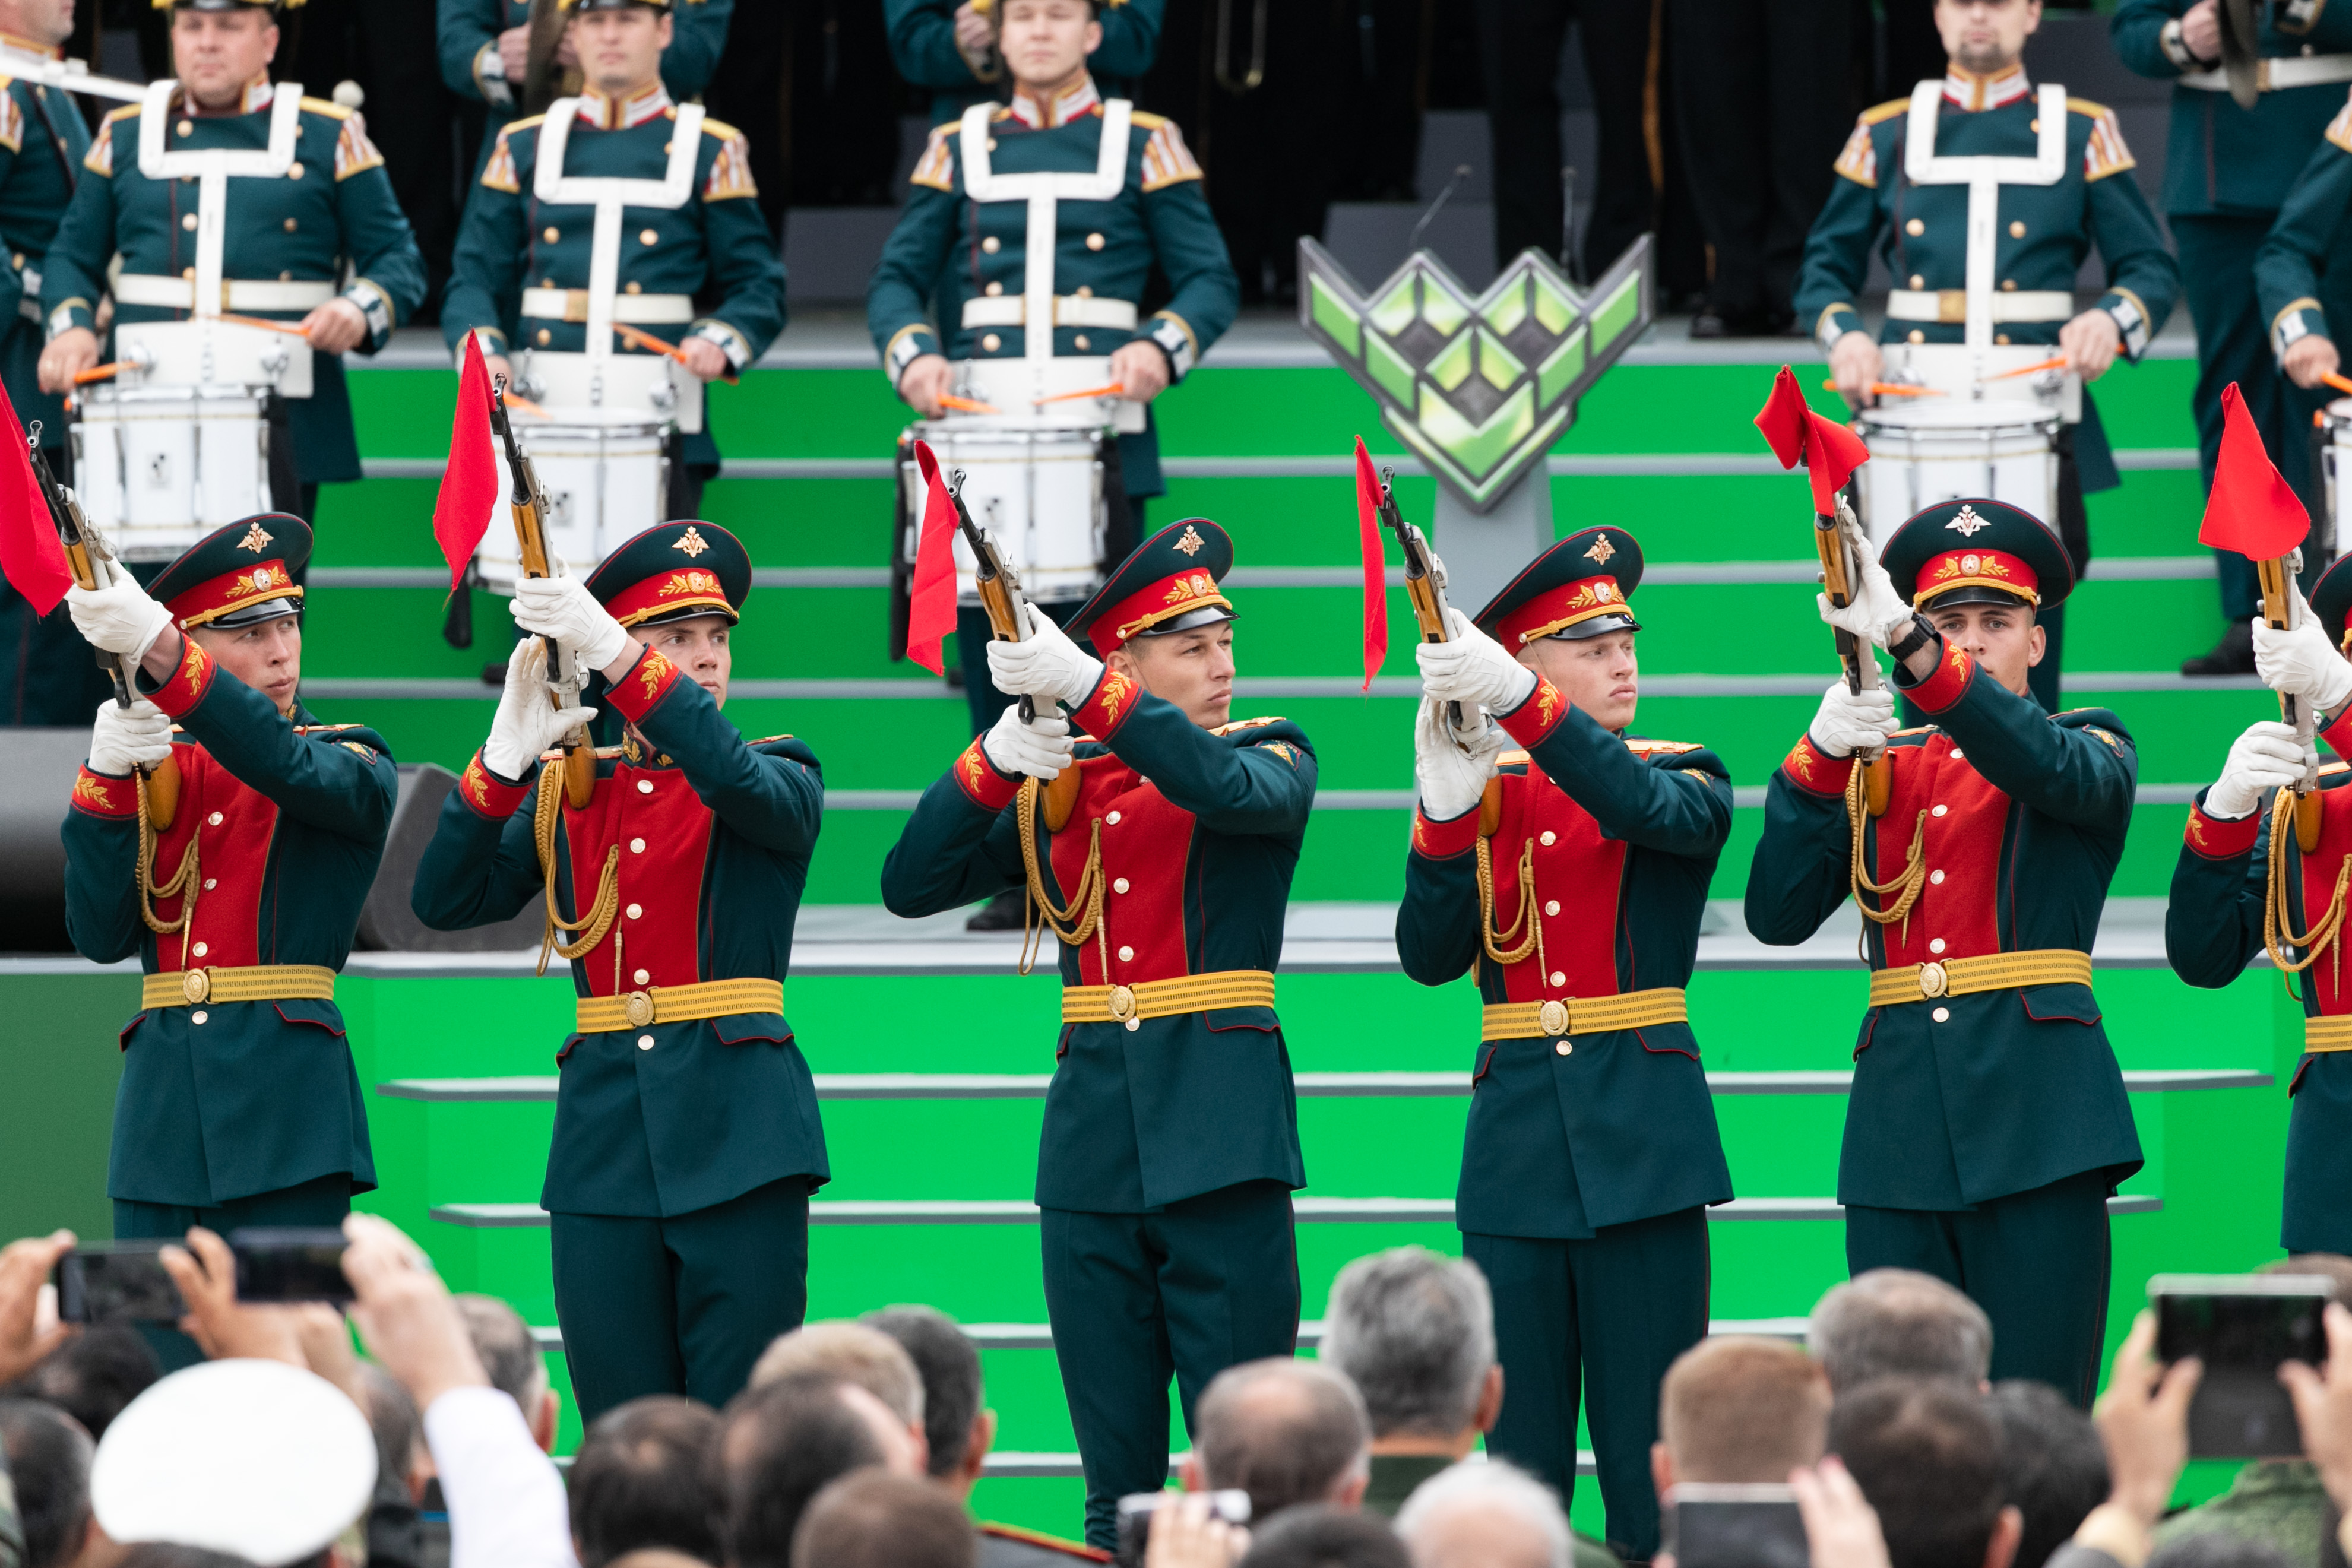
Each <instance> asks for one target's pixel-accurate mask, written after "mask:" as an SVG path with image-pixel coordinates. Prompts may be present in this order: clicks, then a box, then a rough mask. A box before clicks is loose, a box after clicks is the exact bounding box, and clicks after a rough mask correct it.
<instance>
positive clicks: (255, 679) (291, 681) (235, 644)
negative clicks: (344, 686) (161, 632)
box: [188, 615, 302, 713]
mask: <svg viewBox="0 0 2352 1568" xmlns="http://www.w3.org/2000/svg"><path fill="white" fill-rule="evenodd" d="M188 635H189V636H191V637H193V638H194V639H195V640H196V646H197V647H199V648H202V649H203V650H204V651H205V653H210V654H211V655H212V656H213V658H214V659H215V661H216V662H217V663H218V664H219V665H220V667H221V668H222V669H224V670H226V671H227V672H228V673H229V674H232V675H235V676H236V678H237V679H238V680H240V681H243V682H244V683H245V684H246V685H248V686H251V687H252V688H253V689H254V690H255V691H257V692H259V693H260V694H261V695H263V696H266V697H268V699H269V700H270V701H271V702H273V703H275V704H277V705H278V712H279V713H285V712H288V711H289V710H290V709H291V708H292V707H293V706H294V688H295V687H296V686H298V685H301V684H302V618H301V617H300V616H299V615H280V616H278V617H277V618H276V619H275V620H271V621H264V622H261V623H260V624H258V625H256V626H239V627H236V629H234V630H232V631H223V630H222V629H221V628H219V627H217V626H199V627H197V628H196V629H195V630H194V631H193V632H189V633H188Z"/></svg>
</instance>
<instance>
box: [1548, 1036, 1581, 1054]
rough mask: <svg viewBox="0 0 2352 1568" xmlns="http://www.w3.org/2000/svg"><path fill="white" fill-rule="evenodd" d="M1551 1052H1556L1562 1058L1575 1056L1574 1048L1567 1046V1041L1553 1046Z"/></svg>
mask: <svg viewBox="0 0 2352 1568" xmlns="http://www.w3.org/2000/svg"><path fill="white" fill-rule="evenodd" d="M1552 1050H1554V1051H1558V1052H1559V1054H1560V1055H1562V1056H1574V1055H1575V1054H1576V1047H1574V1046H1572V1045H1570V1044H1569V1043H1568V1041H1566V1040H1561V1041H1560V1042H1559V1044H1558V1045H1555V1046H1553V1047H1552Z"/></svg>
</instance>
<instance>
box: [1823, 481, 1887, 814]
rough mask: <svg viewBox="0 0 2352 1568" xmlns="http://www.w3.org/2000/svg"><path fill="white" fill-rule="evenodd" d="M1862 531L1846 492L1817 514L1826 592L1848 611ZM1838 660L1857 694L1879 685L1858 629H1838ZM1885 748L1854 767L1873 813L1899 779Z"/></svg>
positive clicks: (1868, 752) (1871, 750) (1864, 754)
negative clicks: (1831, 510) (1884, 759)
mask: <svg viewBox="0 0 2352 1568" xmlns="http://www.w3.org/2000/svg"><path fill="white" fill-rule="evenodd" d="M1861 532H1862V524H1861V523H1860V522H1859V521H1858V520H1857V519H1856V518H1855V517H1854V515H1853V507H1851V506H1849V505H1848V504H1847V502H1846V498H1845V495H1844V493H1843V491H1841V492H1840V493H1839V495H1838V497H1837V512H1836V515H1834V516H1831V515H1829V514H1826V513H1822V512H1815V513H1814V514H1813V549H1814V551H1815V553H1817V554H1818V555H1819V556H1820V557H1821V561H1822V592H1823V593H1825V594H1827V595H1828V596H1829V601H1830V602H1831V603H1832V605H1834V606H1836V607H1837V608H1838V609H1840V610H1843V609H1844V608H1845V607H1846V606H1847V605H1849V604H1851V603H1853V582H1854V578H1855V575H1856V573H1855V571H1854V567H1853V559H1852V549H1853V540H1854V538H1856V537H1857V536H1858V535H1860V533H1861ZM1837 653H1838V662H1839V663H1840V664H1843V665H1844V666H1845V685H1846V690H1848V691H1850V692H1852V693H1853V694H1854V695H1856V696H1859V695H1862V694H1863V693H1864V692H1868V691H1875V690H1877V689H1878V685H1879V678H1878V661H1877V660H1876V659H1875V658H1874V657H1872V656H1871V654H1870V653H1869V652H1868V651H1867V650H1866V649H1864V647H1863V645H1862V640H1861V639H1860V638H1858V637H1856V636H1855V635H1854V634H1853V632H1847V631H1843V630H1841V631H1840V632H1838V633H1837ZM1884 752H1885V747H1867V748H1864V750H1860V751H1857V752H1855V753H1854V766H1856V767H1858V768H1861V769H1862V770H1863V787H1864V793H1865V794H1866V795H1867V796H1868V798H1869V801H1870V814H1871V815H1872V816H1874V817H1876V816H1883V815H1885V811H1886V801H1887V798H1888V793H1889V791H1890V790H1891V789H1893V787H1894V779H1893V778H1892V777H1891V776H1890V774H1889V773H1888V771H1887V769H1886V768H1885V766H1884V765H1883V764H1882V763H1881V762H1880V760H1879V758H1880V757H1881V756H1882V755H1883V754H1884Z"/></svg>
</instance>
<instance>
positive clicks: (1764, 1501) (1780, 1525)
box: [1661, 1481, 1812, 1568]
mask: <svg viewBox="0 0 2352 1568" xmlns="http://www.w3.org/2000/svg"><path fill="white" fill-rule="evenodd" d="M1661 1522H1662V1523H1663V1524H1664V1529H1665V1546H1666V1549H1667V1550H1668V1551H1671V1552H1673V1553H1674V1554H1675V1563H1676V1564H1677V1568H1808V1565H1809V1564H1810V1563H1811V1561H1812V1551H1811V1547H1809V1546H1808V1545H1807V1544H1806V1542H1805V1519H1804V1515H1802V1514H1801V1513H1799V1512H1798V1511H1797V1497H1796V1494H1795V1493H1794V1492H1792V1491H1790V1490H1789V1489H1788V1487H1787V1486H1786V1485H1785V1484H1782V1483H1780V1482H1776V1481H1758V1482H1753V1483H1746V1482H1741V1483H1734V1482H1723V1481H1685V1482H1683V1483H1682V1484H1681V1485H1679V1486H1675V1487H1672V1488H1669V1489H1668V1490H1667V1492H1666V1514H1665V1518H1664V1520H1663V1521H1661Z"/></svg>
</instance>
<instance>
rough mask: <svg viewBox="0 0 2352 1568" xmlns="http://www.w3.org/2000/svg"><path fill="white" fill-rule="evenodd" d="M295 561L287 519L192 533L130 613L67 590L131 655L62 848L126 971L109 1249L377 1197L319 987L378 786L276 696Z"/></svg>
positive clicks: (290, 1218)
mask: <svg viewBox="0 0 2352 1568" xmlns="http://www.w3.org/2000/svg"><path fill="white" fill-rule="evenodd" d="M308 559H310V528H308V527H307V526H305V525H304V524H303V522H302V521H301V519H299V518H298V517H289V516H285V515H282V514H278V513H268V514H265V515H263V516H260V517H248V518H247V519H246V520H244V521H243V522H239V523H235V524H232V525H230V526H229V527H227V528H220V529H217V530H215V532H213V533H212V534H210V535H209V536H207V537H206V538H205V539H204V540H203V541H201V542H200V543H198V544H197V545H196V546H195V548H194V549H191V550H189V551H188V552H187V553H186V554H185V555H183V556H182V557H180V559H177V560H175V561H173V562H172V563H171V564H170V565H168V566H166V567H165V568H164V569H163V572H162V573H161V574H160V575H159V576H157V577H156V579H155V580H154V582H153V583H152V596H151V590H149V589H142V588H141V587H140V586H139V585H138V584H137V583H136V582H134V581H132V580H130V579H129V578H128V577H124V578H121V579H119V580H117V581H116V582H115V583H114V584H113V586H111V587H109V588H102V589H98V590H94V591H93V590H89V589H81V588H76V589H71V590H69V591H68V592H67V595H66V602H67V603H68V606H70V607H71V611H72V614H73V621H74V624H75V625H76V626H77V627H79V629H80V631H81V633H82V635H83V636H85V637H87V638H88V639H89V641H90V643H92V644H93V645H95V646H96V647H99V648H100V649H103V650H105V651H106V652H108V653H119V654H123V655H127V656H135V657H137V658H138V659H139V661H140V666H139V667H140V672H141V674H140V677H139V690H140V693H141V695H142V697H143V698H144V700H143V701H140V702H137V703H134V704H132V705H131V706H130V707H129V708H121V707H118V706H116V705H115V704H114V703H113V702H111V701H110V702H108V703H107V704H106V705H105V706H103V707H101V708H100V709H99V712H98V724H97V727H96V729H95V730H94V732H93V733H92V735H91V737H90V750H89V762H88V764H87V765H85V766H84V767H83V768H82V770H81V774H80V776H79V778H78V779H75V780H74V788H73V803H72V810H69V811H68V812H67V814H66V822H65V830H64V837H65V846H66V923H67V925H68V929H69V930H70V931H71V932H72V935H73V942H74V947H75V949H76V950H77V951H78V952H79V953H80V954H81V955H82V956H84V957H86V958H89V959H92V960H94V961H96V962H98V963H101V964H111V963H116V962H118V961H120V960H121V959H124V958H127V957H130V956H131V955H133V954H136V955H138V956H139V960H140V967H141V968H142V970H144V971H145V973H146V979H145V981H144V982H143V983H142V986H141V990H140V1003H141V1008H142V1010H141V1011H140V1012H139V1013H138V1014H137V1015H136V1016H135V1017H133V1018H132V1019H131V1022H130V1023H129V1024H127V1025H126V1026H124V1028H123V1030H122V1082H121V1087H120V1088H119V1089H118V1090H117V1091H116V1092H115V1100H114V1144H113V1153H112V1155H111V1156H110V1160H109V1165H108V1171H107V1191H108V1193H109V1194H110V1196H111V1197H113V1199H114V1233H115V1235H117V1236H118V1237H125V1238H128V1237H137V1236H166V1237H173V1238H178V1237H180V1236H183V1235H184V1234H185V1233H186V1232H187V1229H188V1228H189V1227H190V1226H192V1225H202V1226H205V1227H207V1228H210V1229H213V1230H215V1231H218V1232H220V1233H222V1234H224V1235H226V1233H227V1232H229V1231H230V1230H233V1229H235V1228H238V1227H240V1226H321V1225H339V1224H341V1221H342V1218H343V1216H344V1215H345V1214H346V1213H348V1212H349V1211H350V1207H351V1197H352V1194H353V1193H356V1192H365V1191H367V1190H369V1189H370V1188H371V1187H373V1186H375V1162H374V1160H373V1156H372V1155H370V1153H369V1150H368V1130H367V1116H366V1112H365V1108H364V1103H363V1102H362V1100H361V1098H360V1084H359V1078H358V1075H357V1073H356V1072H355V1071H353V1069H352V1053H351V1051H350V1050H349V1049H348V1047H347V1046H346V1045H345V1043H344V1039H343V1016H342V1014H341V1012H339V1011H338V1010H337V1009H336V1007H335V974H336V972H337V971H338V970H340V969H341V967H343V960H344V959H345V958H347V957H348V956H350V954H351V950H352V933H353V932H354V931H355V930H356V929H357V928H358V925H359V917H360V906H361V904H363V903H364V902H365V901H366V899H367V894H368V889H369V888H370V887H371V886H373V884H374V882H375V873H376V862H377V861H378V859H379V858H380V857H381V856H382V854H383V841H384V834H385V832H386V831H388V830H389V828H390V826H391V823H392V808H393V801H394V799H395V797H396V796H397V795H398V794H399V789H400V786H399V777H398V773H397V770H396V769H395V768H394V766H393V760H392V758H391V755H390V754H389V753H388V752H387V751H386V750H385V749H384V744H383V740H382V739H381V738H380V737H377V735H376V734H375V733H374V732H373V730H368V729H362V728H360V727H356V726H352V725H321V724H319V723H316V722H315V721H314V720H313V719H312V718H311V716H310V714H309V713H307V712H306V711H304V709H303V707H302V706H301V703H300V700H299V697H298V696H297V695H296V688H297V685H298V684H299V682H300V680H301V676H302V627H301V621H300V619H299V615H298V614H297V612H298V611H299V608H300V605H301V601H302V590H301V588H300V587H299V585H298V584H297V582H296V579H297V577H298V576H299V574H300V573H301V570H302V568H303V564H304V563H305V562H306V561H307V560H308ZM175 721H176V722H175ZM166 757H169V758H171V759H172V760H173V762H174V763H175V764H176V765H177V768H178V771H179V779H180V789H179V799H178V802H177V805H176V807H175V808H174V809H173V812H172V820H171V823H170V825H169V826H168V827H163V828H161V829H159V828H158V827H157V826H156V825H155V824H154V823H153V822H152V821H151V820H150V816H149V804H150V802H149V800H148V791H147V789H146V785H145V782H144V781H143V780H142V779H140V778H138V777H136V776H135V774H134V771H133V769H134V768H139V767H143V766H147V765H152V764H153V763H156V762H159V761H161V760H163V758H166ZM190 1359H193V1357H192V1356H191V1358H190Z"/></svg>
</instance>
